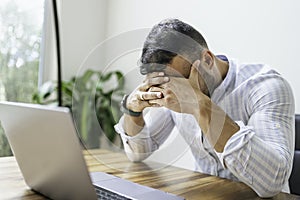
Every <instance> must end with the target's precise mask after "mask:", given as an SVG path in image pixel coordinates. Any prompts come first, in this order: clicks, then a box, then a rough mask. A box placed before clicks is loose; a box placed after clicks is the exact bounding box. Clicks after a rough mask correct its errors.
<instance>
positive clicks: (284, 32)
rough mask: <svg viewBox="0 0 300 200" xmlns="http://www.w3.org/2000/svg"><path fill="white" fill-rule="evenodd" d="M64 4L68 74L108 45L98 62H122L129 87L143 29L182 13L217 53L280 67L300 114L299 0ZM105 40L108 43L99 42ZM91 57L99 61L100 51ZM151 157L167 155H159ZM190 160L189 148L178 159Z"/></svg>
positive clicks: (135, 79) (110, 65) (68, 0)
mask: <svg viewBox="0 0 300 200" xmlns="http://www.w3.org/2000/svg"><path fill="white" fill-rule="evenodd" d="M62 9H63V15H64V16H63V17H62V18H63V22H64V23H63V40H64V41H63V45H64V49H63V51H64V57H63V59H64V60H63V62H64V77H65V78H66V77H69V76H71V75H73V74H76V73H77V71H78V68H77V66H78V65H79V64H81V63H82V62H83V61H84V59H85V57H86V56H87V54H88V53H89V52H90V50H91V49H93V48H95V50H94V51H93V52H97V49H98V50H99V49H100V50H101V49H103V48H104V49H105V48H106V47H105V45H106V44H107V46H108V48H107V51H105V54H106V56H105V57H106V59H105V64H103V63H100V64H98V66H100V65H101V66H100V67H105V69H117V68H118V69H119V68H120V67H122V71H123V72H125V74H126V78H127V80H128V82H127V85H126V88H127V89H128V90H131V89H132V88H133V87H135V85H136V84H137V83H139V82H140V81H141V80H142V77H141V76H140V75H139V72H138V68H137V67H136V66H137V60H138V57H139V55H140V48H141V46H142V43H143V38H144V37H145V36H146V33H147V31H143V30H147V29H144V28H151V27H152V26H153V25H154V24H156V23H158V22H159V21H160V20H162V19H164V18H169V17H172V18H179V19H181V20H183V21H185V22H188V23H189V24H191V25H193V26H194V27H195V28H196V29H198V30H199V31H200V32H201V33H202V34H203V35H204V36H205V38H206V39H207V41H208V44H209V46H210V49H211V50H212V51H213V52H214V53H225V54H226V55H228V56H231V57H234V58H237V59H239V60H240V61H242V62H263V63H267V64H269V65H270V66H272V67H273V68H275V69H277V70H278V71H279V72H280V73H282V74H283V76H284V77H285V78H286V79H287V80H288V81H289V82H290V84H291V86H292V88H293V90H294V94H295V100H296V112H297V113H300V104H299V103H298V102H299V101H300V90H297V87H299V85H300V78H298V77H299V75H298V73H299V72H300V65H299V64H298V62H297V59H298V56H299V54H300V39H299V38H298V37H299V35H300V26H299V20H298V19H300V12H299V10H300V1H298V0H263V1H262V0H243V1H240V0H226V1H222V0H198V1H196V0H185V1H175V0H163V1H161V0H151V1H148V0H107V1H105V0H81V1H72V0H64V1H63V6H62ZM126 34H127V35H126ZM135 36H136V39H135ZM104 39H108V40H104ZM101 41H102V42H104V43H102V44H100V45H99V43H100V42H101ZM100 50H99V52H100V53H101V52H102V51H100ZM88 60H91V63H92V64H91V65H97V64H94V63H96V62H97V61H99V60H97V53H95V54H94V55H92V56H90V58H89V59H88ZM85 62H86V61H85ZM101 62H102V61H101ZM103 62H104V61H103ZM178 141H181V143H182V142H183V141H182V140H181V139H180V138H179V140H178ZM178 141H177V140H176V141H174V137H173V138H171V139H170V141H169V144H173V147H171V148H170V150H169V153H172V152H173V150H176V145H178ZM171 146H172V145H171ZM172 148H173V149H172ZM163 149H164V148H163ZM167 154H168V151H167V153H165V155H167ZM153 159H164V158H161V157H160V156H159V154H155V155H154V157H153ZM176 159H177V158H176ZM162 161H163V160H162ZM191 161H192V158H191V154H190V153H189V152H188V153H187V154H186V156H183V157H181V158H180V160H179V161H178V162H177V163H175V164H178V165H183V166H185V167H187V168H191V167H192V165H191ZM167 162H168V163H170V162H169V161H167ZM168 163H167V164H168Z"/></svg>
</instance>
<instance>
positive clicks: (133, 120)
mask: <svg viewBox="0 0 300 200" xmlns="http://www.w3.org/2000/svg"><path fill="white" fill-rule="evenodd" d="M144 125H145V121H144V117H143V115H140V116H138V117H133V116H130V115H127V114H124V124H123V128H124V130H125V133H126V134H127V135H129V136H135V135H137V134H138V133H139V132H140V131H141V130H142V129H143V128H144Z"/></svg>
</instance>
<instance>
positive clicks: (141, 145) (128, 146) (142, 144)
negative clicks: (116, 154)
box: [115, 108, 174, 162]
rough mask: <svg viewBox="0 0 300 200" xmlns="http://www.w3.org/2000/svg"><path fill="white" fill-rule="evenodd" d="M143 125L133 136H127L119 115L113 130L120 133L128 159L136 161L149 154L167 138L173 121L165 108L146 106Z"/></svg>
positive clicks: (122, 119) (122, 120)
mask: <svg viewBox="0 0 300 200" xmlns="http://www.w3.org/2000/svg"><path fill="white" fill-rule="evenodd" d="M144 113H145V114H144V120H145V126H144V128H143V129H142V130H141V131H140V133H138V134H137V135H135V136H128V135H127V134H126V133H125V130H124V128H123V125H124V117H121V119H120V121H119V123H118V124H116V125H115V130H116V131H117V132H118V133H119V134H120V136H121V139H122V142H123V145H124V150H125V152H126V154H127V157H128V159H129V160H131V161H133V162H138V161H142V160H144V159H146V158H147V157H148V156H150V155H151V154H152V153H153V152H154V151H155V150H157V149H158V148H159V146H160V145H161V144H162V143H163V142H164V141H165V140H166V139H167V138H168V136H169V135H170V133H171V132H172V130H173V128H174V121H173V119H172V115H171V113H170V111H169V110H167V109H166V108H148V109H146V110H145V111H144Z"/></svg>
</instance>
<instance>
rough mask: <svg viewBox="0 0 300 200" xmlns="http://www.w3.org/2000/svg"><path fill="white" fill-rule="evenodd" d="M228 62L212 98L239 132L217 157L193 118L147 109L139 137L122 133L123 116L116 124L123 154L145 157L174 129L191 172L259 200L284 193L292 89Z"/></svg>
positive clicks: (266, 72)
mask: <svg viewBox="0 0 300 200" xmlns="http://www.w3.org/2000/svg"><path fill="white" fill-rule="evenodd" d="M228 62H229V70H228V73H227V75H226V77H225V79H224V80H223V82H222V83H221V84H220V85H219V86H218V87H217V88H216V89H215V90H214V91H213V93H212V95H211V100H212V101H213V102H214V103H215V104H217V105H218V106H219V107H221V108H222V109H223V110H224V111H225V112H226V113H227V115H228V116H229V117H230V118H231V119H233V120H234V121H235V122H236V123H237V124H238V125H239V126H240V130H239V131H238V132H237V133H235V134H234V135H233V136H232V137H231V138H230V139H229V140H228V141H227V143H226V146H225V148H224V151H223V152H222V153H217V152H216V151H215V150H214V148H213V147H212V146H211V144H210V143H209V142H208V140H206V139H205V137H204V136H203V135H202V132H201V129H200V127H199V125H198V123H197V121H196V120H195V118H194V117H193V116H192V115H190V114H183V113H177V112H173V111H171V110H168V109H166V108H148V109H147V112H144V118H145V127H144V128H143V129H142V131H141V132H140V133H139V134H138V135H136V136H133V137H130V136H127V135H126V134H125V132H124V129H123V128H122V127H123V123H124V119H123V117H122V118H121V119H120V121H119V123H118V124H117V125H116V126H115V129H116V131H117V132H118V133H119V134H120V135H121V137H122V141H123V144H124V149H125V151H126V153H127V156H128V158H129V159H130V160H132V161H141V160H143V159H145V158H147V157H148V156H149V155H151V152H153V151H155V150H156V149H158V147H159V146H160V145H161V144H162V143H163V142H164V141H165V140H166V139H167V137H168V136H169V135H170V133H171V132H172V130H173V128H174V127H175V128H176V129H177V130H178V132H179V133H180V134H181V135H182V136H183V138H184V139H185V141H186V142H187V144H188V145H189V146H190V148H191V151H192V154H193V156H194V157H195V161H196V170H198V171H200V172H202V173H207V174H211V175H215V176H219V177H223V178H228V179H232V180H237V181H241V182H244V183H245V184H247V185H249V186H250V187H251V188H252V189H253V190H254V191H255V192H256V193H257V194H258V195H259V196H261V197H270V196H273V195H275V194H277V193H278V192H280V191H284V192H289V186H288V178H289V176H290V173H291V169H292V163H293V155H294V143H295V138H294V135H295V133H294V132H295V130H294V114H295V113H294V112H295V103H294V97H293V93H292V90H291V88H290V86H289V84H288V83H287V81H286V80H285V79H284V78H283V77H282V76H281V75H280V74H278V73H277V72H276V71H274V70H272V69H271V68H269V67H268V66H267V65H263V64H240V63H238V62H237V61H236V60H233V59H230V60H228ZM212 118H213V117H212ZM212 120H213V119H212Z"/></svg>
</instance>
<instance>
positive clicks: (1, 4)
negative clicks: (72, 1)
mask: <svg viewBox="0 0 300 200" xmlns="http://www.w3.org/2000/svg"><path fill="white" fill-rule="evenodd" d="M43 19H44V0H0V100H7V101H16V102H28V103H30V102H32V95H33V93H34V92H35V91H37V89H38V74H39V63H40V46H41V41H42V30H43ZM0 112H1V111H0ZM10 154H11V151H10V149H9V145H8V144H7V140H6V138H5V136H4V134H3V130H2V128H1V127H0V156H6V155H10Z"/></svg>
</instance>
